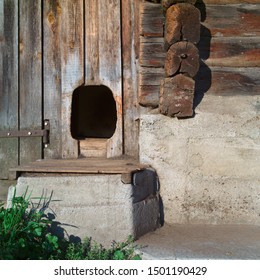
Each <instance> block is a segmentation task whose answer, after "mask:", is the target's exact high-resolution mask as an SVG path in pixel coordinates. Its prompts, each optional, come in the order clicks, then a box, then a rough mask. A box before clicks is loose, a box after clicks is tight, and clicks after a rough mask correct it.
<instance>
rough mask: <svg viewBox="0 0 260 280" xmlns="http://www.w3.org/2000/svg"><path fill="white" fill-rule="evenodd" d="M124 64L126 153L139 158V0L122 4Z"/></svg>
mask: <svg viewBox="0 0 260 280" xmlns="http://www.w3.org/2000/svg"><path fill="white" fill-rule="evenodd" d="M122 20H123V22H122V66H123V95H124V96H123V99H124V104H123V106H124V107H123V113H124V118H123V120H124V132H123V133H124V134H123V138H124V153H125V154H127V155H130V156H133V157H136V158H138V154H139V149H138V147H139V145H138V142H139V140H138V139H139V124H138V121H137V120H138V118H139V110H138V105H137V98H138V96H137V93H138V75H137V73H138V71H137V67H138V66H137V62H136V58H137V56H138V53H139V50H138V45H139V40H138V36H137V35H139V30H138V27H139V0H135V1H132V0H125V1H124V5H122Z"/></svg>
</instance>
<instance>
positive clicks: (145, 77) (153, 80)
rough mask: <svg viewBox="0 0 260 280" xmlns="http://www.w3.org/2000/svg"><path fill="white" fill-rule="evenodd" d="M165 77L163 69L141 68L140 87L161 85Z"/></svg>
mask: <svg viewBox="0 0 260 280" xmlns="http://www.w3.org/2000/svg"><path fill="white" fill-rule="evenodd" d="M164 77H165V73H164V69H163V68H153V67H141V68H140V78H139V84H140V85H160V83H161V79H163V78H164Z"/></svg>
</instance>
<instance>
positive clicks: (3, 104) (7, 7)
mask: <svg viewBox="0 0 260 280" xmlns="http://www.w3.org/2000/svg"><path fill="white" fill-rule="evenodd" d="M17 46H18V1H17V0H10V1H0V130H12V129H18V48H17ZM17 164H18V139H13V138H12V139H4V138H2V139H0V179H8V176H9V175H8V174H9V171H8V170H9V168H10V167H12V166H16V165H17Z"/></svg>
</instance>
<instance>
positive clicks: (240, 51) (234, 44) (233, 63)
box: [198, 37, 260, 67]
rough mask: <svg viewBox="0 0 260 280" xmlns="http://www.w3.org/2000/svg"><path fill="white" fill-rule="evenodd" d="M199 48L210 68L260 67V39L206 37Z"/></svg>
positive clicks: (201, 55) (202, 39) (202, 57)
mask: <svg viewBox="0 0 260 280" xmlns="http://www.w3.org/2000/svg"><path fill="white" fill-rule="evenodd" d="M198 48H199V50H200V57H201V59H202V60H203V61H204V62H205V63H207V65H209V66H230V67H257V66H258V67H260V52H259V49H260V37H228V38H227V37H223V38H220V37H215V38H212V40H211V41H210V44H209V42H208V40H207V38H205V37H204V38H201V41H200V43H199V44H198Z"/></svg>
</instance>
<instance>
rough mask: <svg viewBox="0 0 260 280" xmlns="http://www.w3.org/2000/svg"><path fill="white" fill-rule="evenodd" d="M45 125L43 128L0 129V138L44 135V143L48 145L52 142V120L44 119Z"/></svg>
mask: <svg viewBox="0 0 260 280" xmlns="http://www.w3.org/2000/svg"><path fill="white" fill-rule="evenodd" d="M43 127H44V128H43V129H31V130H30V129H27V130H8V131H0V138H14V137H42V142H43V144H44V145H47V144H49V143H50V121H49V120H44V122H43Z"/></svg>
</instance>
